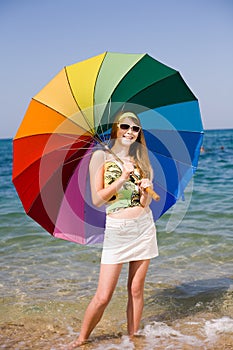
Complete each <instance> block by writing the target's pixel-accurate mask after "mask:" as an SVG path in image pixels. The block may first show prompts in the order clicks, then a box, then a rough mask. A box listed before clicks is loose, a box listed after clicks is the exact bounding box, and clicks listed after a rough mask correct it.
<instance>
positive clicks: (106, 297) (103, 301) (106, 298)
mask: <svg viewBox="0 0 233 350" xmlns="http://www.w3.org/2000/svg"><path fill="white" fill-rule="evenodd" d="M111 296H112V295H110V294H107V293H101V294H100V293H96V295H95V297H94V300H95V303H96V304H97V305H98V306H99V307H106V306H107V305H108V303H109V302H110V300H111Z"/></svg>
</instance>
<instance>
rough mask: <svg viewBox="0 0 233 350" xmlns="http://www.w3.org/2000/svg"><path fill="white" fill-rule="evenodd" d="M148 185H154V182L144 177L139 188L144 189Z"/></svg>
mask: <svg viewBox="0 0 233 350" xmlns="http://www.w3.org/2000/svg"><path fill="white" fill-rule="evenodd" d="M147 187H152V182H151V181H150V180H149V179H147V178H145V179H142V180H141V181H140V182H139V188H140V189H141V190H142V191H144V190H145V189H146V188H147Z"/></svg>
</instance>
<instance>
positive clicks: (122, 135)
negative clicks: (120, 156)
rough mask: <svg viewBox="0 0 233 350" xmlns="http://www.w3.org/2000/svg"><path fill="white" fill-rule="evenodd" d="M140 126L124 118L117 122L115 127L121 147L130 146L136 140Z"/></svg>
mask: <svg viewBox="0 0 233 350" xmlns="http://www.w3.org/2000/svg"><path fill="white" fill-rule="evenodd" d="M139 132H140V126H138V125H137V124H136V123H135V121H134V120H133V119H131V118H128V117H127V118H124V119H121V120H120V121H119V122H118V125H117V139H118V140H119V141H120V142H121V143H122V145H125V146H130V145H132V144H133V143H134V142H135V141H136V140H137V138H138V135H139Z"/></svg>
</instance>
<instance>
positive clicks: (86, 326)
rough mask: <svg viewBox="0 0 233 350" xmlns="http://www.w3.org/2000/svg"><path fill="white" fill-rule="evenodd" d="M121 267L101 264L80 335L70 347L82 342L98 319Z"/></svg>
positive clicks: (109, 297)
mask: <svg viewBox="0 0 233 350" xmlns="http://www.w3.org/2000/svg"><path fill="white" fill-rule="evenodd" d="M121 269H122V264H115V265H108V264H101V267H100V275H99V283H98V288H97V291H96V293H95V295H94V297H93V299H92V300H91V302H90V304H89V305H88V307H87V309H86V312H85V315H84V319H83V323H82V327H81V331H80V335H79V337H78V339H77V341H75V342H73V343H72V344H71V346H70V349H72V348H75V347H78V346H79V345H81V344H82V343H84V342H85V341H86V340H87V339H88V338H89V335H90V334H91V332H92V331H93V329H94V328H95V326H96V325H97V323H98V322H99V321H100V319H101V317H102V315H103V313H104V310H105V308H106V306H107V305H108V303H109V301H110V300H111V297H112V294H113V292H114V290H115V288H116V285H117V281H118V278H119V275H120V272H121Z"/></svg>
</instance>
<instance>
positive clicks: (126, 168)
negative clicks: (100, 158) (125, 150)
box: [121, 162, 134, 180]
mask: <svg viewBox="0 0 233 350" xmlns="http://www.w3.org/2000/svg"><path fill="white" fill-rule="evenodd" d="M133 171H134V166H133V164H132V163H130V162H126V163H124V164H123V171H122V174H121V176H122V178H123V179H124V180H128V179H129V177H130V174H131V173H133Z"/></svg>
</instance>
